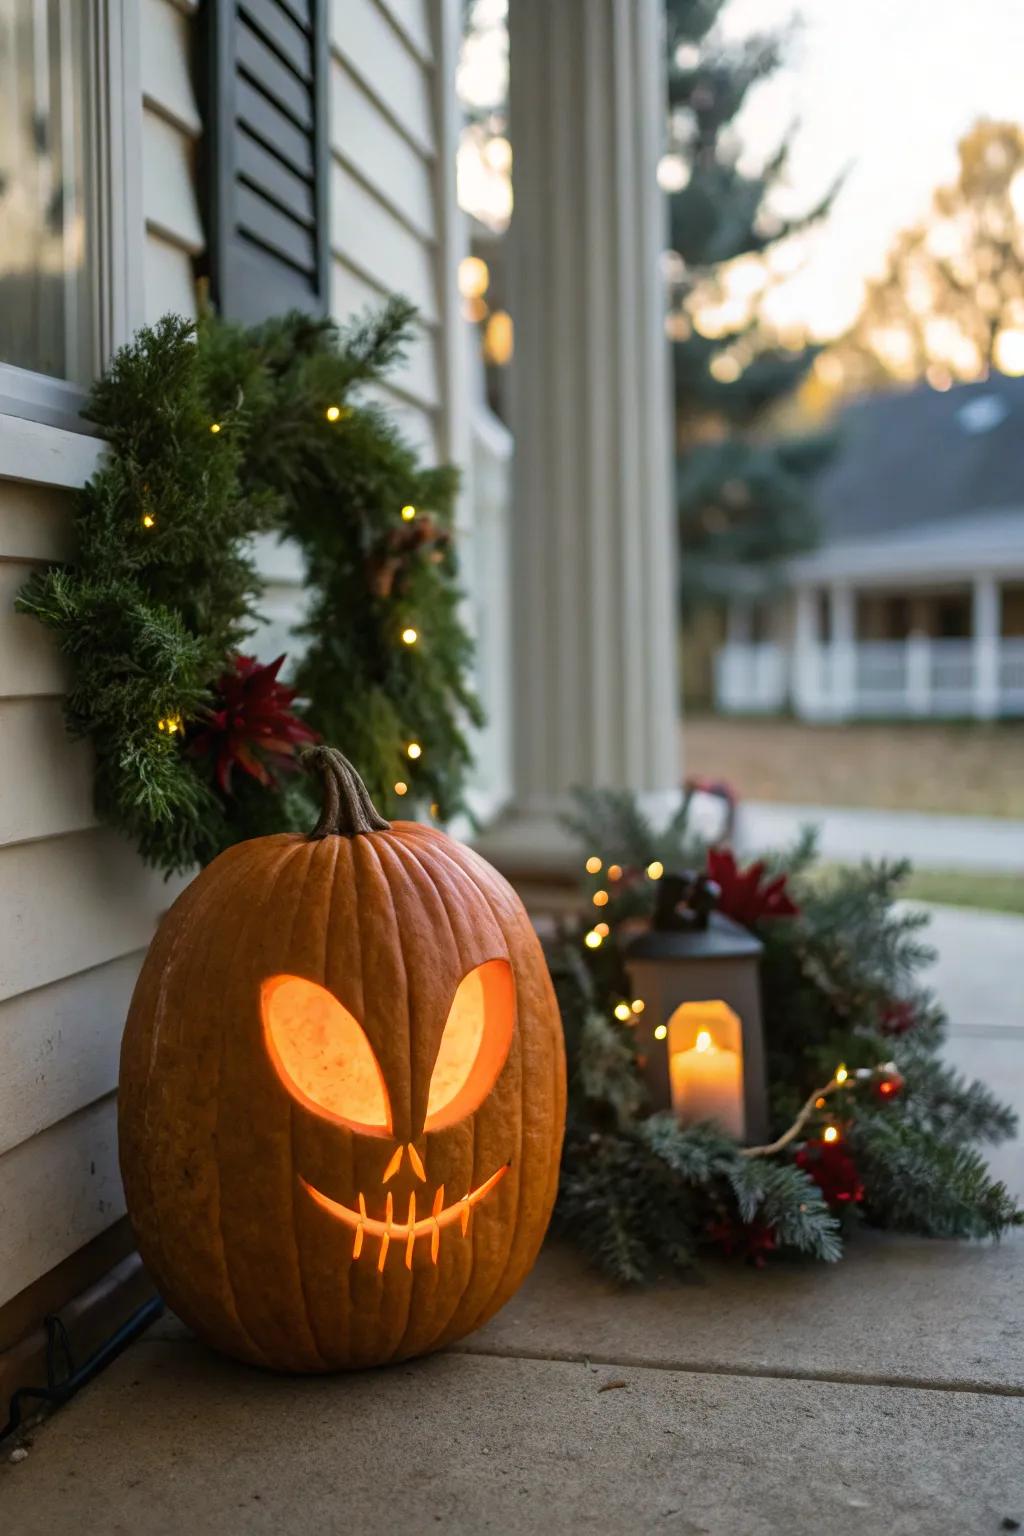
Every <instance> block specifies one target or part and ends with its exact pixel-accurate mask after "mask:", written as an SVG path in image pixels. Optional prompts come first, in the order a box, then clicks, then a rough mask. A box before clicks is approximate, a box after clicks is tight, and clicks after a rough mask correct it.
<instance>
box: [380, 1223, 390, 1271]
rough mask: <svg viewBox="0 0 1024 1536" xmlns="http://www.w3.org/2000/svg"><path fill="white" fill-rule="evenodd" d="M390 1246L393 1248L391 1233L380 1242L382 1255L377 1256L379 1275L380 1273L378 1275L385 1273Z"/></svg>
mask: <svg viewBox="0 0 1024 1536" xmlns="http://www.w3.org/2000/svg"><path fill="white" fill-rule="evenodd" d="M390 1246H391V1236H390V1233H388V1232H385V1233H384V1236H383V1237H382V1238H381V1240H380V1253H379V1254H378V1255H377V1273H378V1275H381V1274H383V1273H384V1264H385V1261H386V1259H387V1256H388V1248H389V1247H390Z"/></svg>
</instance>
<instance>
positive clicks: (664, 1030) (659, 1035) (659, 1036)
mask: <svg viewBox="0 0 1024 1536" xmlns="http://www.w3.org/2000/svg"><path fill="white" fill-rule="evenodd" d="M667 1034H668V1025H667V1024H659V1025H658V1027H657V1028H656V1029H655V1031H654V1038H655V1040H664V1038H665V1036H666V1035H667Z"/></svg>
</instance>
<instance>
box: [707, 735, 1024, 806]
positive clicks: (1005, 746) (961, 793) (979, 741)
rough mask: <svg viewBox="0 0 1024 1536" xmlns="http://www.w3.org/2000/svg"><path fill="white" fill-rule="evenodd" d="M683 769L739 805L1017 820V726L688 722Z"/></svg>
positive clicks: (1022, 773) (1020, 799)
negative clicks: (724, 785)
mask: <svg viewBox="0 0 1024 1536" xmlns="http://www.w3.org/2000/svg"><path fill="white" fill-rule="evenodd" d="M684 741H685V753H686V771H687V773H688V774H706V775H708V776H713V777H715V778H723V779H726V780H727V781H728V782H729V783H730V784H732V785H733V787H734V788H735V790H736V792H737V794H738V795H739V796H740V798H741V799H742V800H775V801H781V802H785V803H788V804H791V805H837V806H840V805H841V806H870V807H873V808H874V809H878V810H896V811H935V812H940V813H945V814H948V815H965V816H966V815H971V816H1006V817H1014V818H1024V722H1016V721H1014V722H1006V723H1000V724H998V725H980V724H962V725H961V724H954V725H942V724H931V723H929V724H920V725H918V724H904V723H896V724H877V723H859V722H858V723H855V724H850V725H806V724H804V723H802V722H800V721H797V720H752V719H742V720H736V719H731V720H726V719H720V718H716V717H712V716H688V717H687V719H686V722H685V726H684Z"/></svg>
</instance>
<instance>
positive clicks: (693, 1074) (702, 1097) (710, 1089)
mask: <svg viewBox="0 0 1024 1536" xmlns="http://www.w3.org/2000/svg"><path fill="white" fill-rule="evenodd" d="M669 1075H670V1077H671V1080H672V1108H673V1109H674V1110H675V1112H676V1115H677V1116H678V1117H679V1119H680V1120H681V1121H682V1123H683V1124H684V1125H694V1124H695V1123H696V1122H697V1121H699V1120H714V1121H716V1122H717V1124H718V1125H720V1126H721V1128H722V1130H723V1131H725V1132H726V1133H727V1134H728V1135H730V1136H735V1137H736V1139H737V1141H739V1140H741V1139H742V1137H743V1132H744V1124H743V1064H742V1062H741V1060H740V1057H739V1054H738V1052H736V1051H730V1050H722V1049H721V1048H720V1047H719V1046H717V1045H716V1044H715V1042H714V1040H713V1039H712V1037H711V1032H710V1030H707V1029H702V1030H700V1031H699V1032H698V1034H697V1039H696V1041H695V1042H694V1044H693V1045H692V1046H691V1047H690V1049H689V1050H686V1051H673V1053H672V1055H671V1056H670V1058H669Z"/></svg>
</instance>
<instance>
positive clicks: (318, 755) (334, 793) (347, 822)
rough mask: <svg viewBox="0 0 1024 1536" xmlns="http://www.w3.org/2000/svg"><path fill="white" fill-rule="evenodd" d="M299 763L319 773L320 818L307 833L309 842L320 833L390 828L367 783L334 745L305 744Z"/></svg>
mask: <svg viewBox="0 0 1024 1536" xmlns="http://www.w3.org/2000/svg"><path fill="white" fill-rule="evenodd" d="M302 766H303V767H304V768H305V769H306V770H307V771H308V772H309V773H319V775H320V777H321V780H322V783H323V795H324V798H323V806H322V808H321V811H320V819H319V821H318V822H317V824H316V826H315V827H314V828H313V830H312V832H310V834H309V841H310V842H311V843H312V842H318V841H319V840H320V839H321V838H323V837H358V836H359V835H360V833H365V832H388V831H390V829H391V823H390V821H385V819H384V817H383V816H382V815H381V814H380V812H379V811H378V809H377V807H376V806H375V805H374V803H373V801H372V800H371V799H370V795H369V792H368V790H367V788H366V785H365V784H364V783H363V781H362V779H361V778H360V777H359V775H358V773H357V772H356V770H355V769H354V768H353V766H352V764H351V763H350V762H349V760H348V758H347V757H346V756H345V755H344V753H343V752H339V751H338V749H337V747H323V746H318V747H307V748H306V750H305V752H303V754H302Z"/></svg>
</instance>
